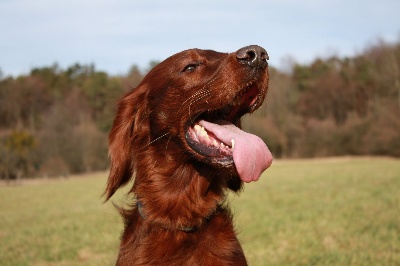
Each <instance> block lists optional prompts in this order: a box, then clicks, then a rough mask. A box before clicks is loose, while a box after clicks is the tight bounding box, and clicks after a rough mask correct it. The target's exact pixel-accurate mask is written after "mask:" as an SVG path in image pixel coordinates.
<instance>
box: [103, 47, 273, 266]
mask: <svg viewBox="0 0 400 266" xmlns="http://www.w3.org/2000/svg"><path fill="white" fill-rule="evenodd" d="M190 64H198V66H197V67H196V69H195V70H194V71H184V69H185V66H187V65H190ZM186 70H187V68H186ZM249 82H255V83H257V84H258V88H259V90H260V93H259V98H258V100H257V106H256V107H255V108H253V109H252V110H249V112H252V111H254V109H256V108H258V107H259V106H260V105H261V103H262V101H263V100H264V97H265V95H266V92H267V84H268V71H267V68H266V67H265V69H256V70H254V69H251V68H249V67H248V66H246V65H245V64H241V63H239V62H238V59H237V54H236V53H231V54H226V53H217V52H214V51H209V50H198V49H193V50H187V51H184V52H181V53H178V54H176V55H174V56H172V57H170V58H168V59H167V60H165V61H164V62H162V63H160V64H159V65H158V66H156V67H155V68H154V69H153V70H152V71H151V72H150V73H149V74H148V75H147V76H146V77H145V78H144V79H143V81H142V82H141V84H140V85H139V86H138V87H137V88H135V89H133V90H132V91H130V92H129V93H127V94H126V95H125V96H124V97H123V98H122V100H121V102H120V103H119V108H118V112H117V116H116V118H115V121H114V124H113V127H112V130H111V132H110V136H109V140H110V157H111V170H110V176H109V180H108V184H107V189H106V197H107V199H109V198H110V197H111V196H112V195H113V194H114V192H115V191H116V190H117V189H118V188H119V187H120V186H122V185H125V184H126V183H128V182H129V181H130V180H131V178H132V176H133V175H135V178H134V184H133V187H132V189H131V193H132V194H134V195H135V197H136V198H137V199H138V200H139V201H140V203H141V204H142V206H143V208H142V209H141V214H140V213H139V210H138V207H137V206H136V205H134V206H133V208H132V209H130V210H122V213H123V216H124V219H125V230H124V233H123V235H122V241H121V246H120V252H119V256H118V261H117V265H247V262H246V259H245V257H244V254H243V251H242V248H241V246H240V244H239V242H238V240H237V238H236V235H235V232H234V228H233V224H232V217H231V214H230V213H229V210H228V209H227V208H226V206H222V205H223V204H222V203H223V202H224V200H225V197H226V195H225V192H224V191H225V190H226V189H230V190H233V191H239V190H240V189H241V187H242V181H241V180H240V179H239V177H238V175H237V172H236V170H235V168H234V167H233V166H231V167H222V166H219V165H217V164H215V163H212V162H210V161H208V160H207V159H206V158H202V156H200V155H199V154H196V153H195V152H193V150H192V149H190V147H189V146H188V144H187V143H186V141H185V128H186V126H187V122H188V121H189V120H190V119H191V117H193V115H194V114H196V113H199V112H203V111H207V110H212V109H217V108H221V106H225V105H226V104H227V103H230V102H232V101H233V99H234V98H235V96H236V95H237V94H238V92H239V91H240V90H242V89H243V88H244V87H246V86H247V84H248V83H249ZM239 123H240V121H239V120H238V121H236V124H237V125H240V124H239ZM142 216H143V217H142ZM182 227H191V228H193V229H194V230H193V232H186V231H183V230H181V229H180V228H182Z"/></svg>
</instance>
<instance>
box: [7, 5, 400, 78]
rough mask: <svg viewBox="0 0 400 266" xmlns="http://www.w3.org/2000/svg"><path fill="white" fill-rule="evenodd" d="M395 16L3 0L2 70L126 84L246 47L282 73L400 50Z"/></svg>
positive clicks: (379, 9)
mask: <svg viewBox="0 0 400 266" xmlns="http://www.w3.org/2000/svg"><path fill="white" fill-rule="evenodd" d="M399 10H400V1H399V0H378V1H377V0H302V1H295V0H281V1H277V0H274V1H270V0H264V1H263V0H245V1H238V0H201V1H200V0H198V1H193V0H192V1H190V0H186V1H184V0H154V1H153V0H142V1H136V0H96V1H95V0H68V1H64V0H58V1H54V0H0V32H1V34H0V69H1V71H2V73H3V75H14V76H16V75H21V74H27V73H29V71H30V70H31V69H32V68H34V67H44V66H51V65H53V64H54V63H58V64H59V65H60V66H61V67H63V68H66V67H68V66H70V65H72V64H75V63H80V64H94V65H95V66H96V69H98V70H102V71H107V72H108V73H110V74H112V75H124V74H127V73H128V71H129V69H130V68H131V67H132V66H133V65H137V66H139V67H140V68H142V69H146V68H147V67H148V65H149V62H150V61H152V60H156V61H162V60H164V59H166V58H167V57H169V56H170V55H172V54H175V53H177V52H179V51H182V50H185V49H190V48H201V49H212V50H216V51H220V52H233V51H236V50H238V49H239V48H241V47H244V46H247V45H250V44H258V45H260V46H263V47H264V48H265V49H266V50H267V51H268V54H269V56H270V61H269V62H270V65H272V66H275V67H278V68H285V67H287V65H288V64H289V63H290V62H293V61H295V62H298V63H309V62H311V61H312V60H314V59H315V58H316V57H322V58H326V57H329V56H332V55H339V56H352V55H355V54H358V53H360V52H362V50H363V49H365V48H366V47H367V46H369V45H371V44H373V43H376V42H377V41H378V40H379V39H383V40H385V41H386V42H396V41H400V15H399Z"/></svg>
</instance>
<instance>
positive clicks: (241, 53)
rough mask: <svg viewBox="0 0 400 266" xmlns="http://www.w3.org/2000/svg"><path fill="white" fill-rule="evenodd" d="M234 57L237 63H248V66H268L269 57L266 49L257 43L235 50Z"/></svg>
mask: <svg viewBox="0 0 400 266" xmlns="http://www.w3.org/2000/svg"><path fill="white" fill-rule="evenodd" d="M236 58H237V59H238V61H239V63H241V64H246V65H249V66H250V67H260V68H265V67H267V66H268V62H267V60H268V59H269V56H268V53H267V51H265V49H264V48H262V47H261V46H258V45H250V46H246V47H243V48H241V49H239V50H238V51H237V52H236Z"/></svg>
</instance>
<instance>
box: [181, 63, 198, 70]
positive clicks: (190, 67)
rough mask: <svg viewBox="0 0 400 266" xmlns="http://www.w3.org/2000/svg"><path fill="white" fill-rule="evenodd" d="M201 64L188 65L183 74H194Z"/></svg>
mask: <svg viewBox="0 0 400 266" xmlns="http://www.w3.org/2000/svg"><path fill="white" fill-rule="evenodd" d="M199 65H200V64H188V65H187V66H185V67H184V68H183V70H182V72H192V71H194V70H195V69H196V68H197V67H198V66H199Z"/></svg>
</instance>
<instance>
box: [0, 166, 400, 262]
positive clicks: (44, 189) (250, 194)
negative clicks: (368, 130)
mask: <svg viewBox="0 0 400 266" xmlns="http://www.w3.org/2000/svg"><path fill="white" fill-rule="evenodd" d="M106 176H107V174H106V173H100V174H92V175H88V176H82V177H77V178H68V179H60V180H40V181H33V182H23V183H22V184H19V185H8V186H5V185H0V264H1V265H4V266H6V265H18V266H21V265H46V266H49V265H113V263H114V261H115V256H116V254H117V249H118V244H119V243H118V237H119V234H120V231H121V230H122V221H121V219H120V217H119V215H118V214H117V212H116V210H115V209H114V208H113V206H112V204H110V203H107V204H102V199H101V198H100V196H101V193H102V191H103V188H104V184H105V180H106ZM121 195H122V193H119V194H118V195H116V201H117V202H118V201H119V199H120V198H121ZM230 201H231V206H232V209H233V210H234V213H235V221H236V228H237V229H238V232H239V238H240V240H241V243H242V245H243V248H244V250H245V253H246V255H247V257H248V260H249V263H250V265H256V266H258V265H399V264H400V160H395V159H389V158H332V159H315V160H288V161H276V162H274V163H273V166H272V168H271V169H270V170H268V171H267V172H266V173H265V174H264V175H263V176H262V177H261V179H260V180H259V181H258V182H256V183H253V184H247V185H246V186H245V190H244V192H242V193H241V194H240V196H239V197H237V196H235V195H232V196H231V197H230Z"/></svg>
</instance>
